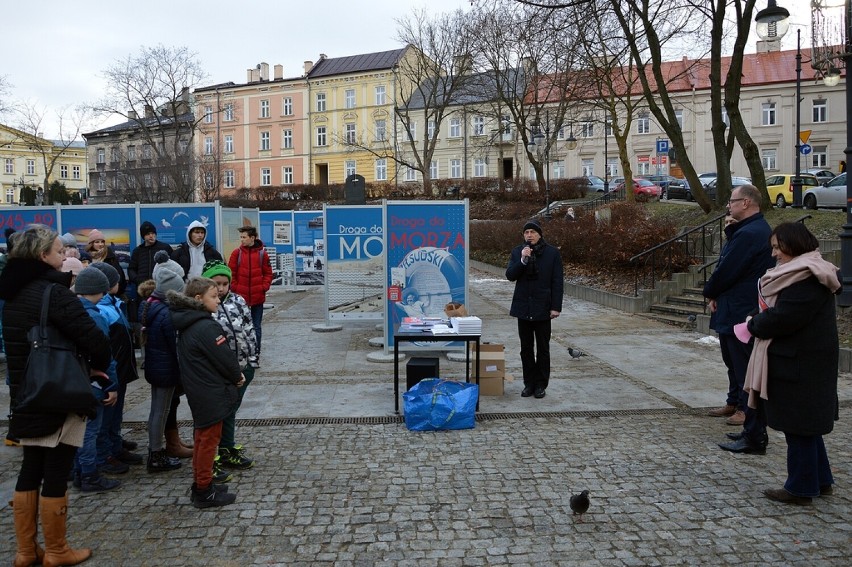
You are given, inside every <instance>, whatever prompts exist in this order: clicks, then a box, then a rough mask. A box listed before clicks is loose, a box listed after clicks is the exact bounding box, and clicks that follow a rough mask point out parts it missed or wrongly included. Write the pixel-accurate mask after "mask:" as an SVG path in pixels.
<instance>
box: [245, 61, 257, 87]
mask: <svg viewBox="0 0 852 567" xmlns="http://www.w3.org/2000/svg"><path fill="white" fill-rule="evenodd" d="M259 80H260V63H258V64H257V66H256V67H252V68H250V69H248V70H247V71H246V82H247V83H256V82H258V81H259Z"/></svg>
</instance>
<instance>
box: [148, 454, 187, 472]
mask: <svg viewBox="0 0 852 567" xmlns="http://www.w3.org/2000/svg"><path fill="white" fill-rule="evenodd" d="M180 466H181V463H180V459H177V458H173V457H169V456H168V455H167V454H166V450H165V449H161V450H159V451H149V452H148V472H149V473H156V472H165V471H173V470H175V469H179V468H180Z"/></svg>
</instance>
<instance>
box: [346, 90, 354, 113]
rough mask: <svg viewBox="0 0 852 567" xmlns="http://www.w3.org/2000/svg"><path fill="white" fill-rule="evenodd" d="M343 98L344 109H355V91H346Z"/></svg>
mask: <svg viewBox="0 0 852 567" xmlns="http://www.w3.org/2000/svg"><path fill="white" fill-rule="evenodd" d="M343 98H344V99H345V101H344V103H343V106H345V107H346V108H355V89H346V92H345V93H344V95H343Z"/></svg>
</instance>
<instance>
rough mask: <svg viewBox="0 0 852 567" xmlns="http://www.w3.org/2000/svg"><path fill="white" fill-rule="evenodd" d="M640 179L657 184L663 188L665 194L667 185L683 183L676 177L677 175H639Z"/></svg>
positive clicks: (667, 190) (666, 193) (665, 194)
mask: <svg viewBox="0 0 852 567" xmlns="http://www.w3.org/2000/svg"><path fill="white" fill-rule="evenodd" d="M639 177H641V178H642V179H647V180H648V181H650V182H651V183H653V184H655V185H659V186H660V188H661V189H662V190H663V195H664V196H667V195H668V193H669V187H671V186H672V185H675V186H679V185H683V180H682V179H678V178H677V177H673V176H671V175H640V176H639Z"/></svg>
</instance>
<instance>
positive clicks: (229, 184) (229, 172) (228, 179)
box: [225, 169, 236, 189]
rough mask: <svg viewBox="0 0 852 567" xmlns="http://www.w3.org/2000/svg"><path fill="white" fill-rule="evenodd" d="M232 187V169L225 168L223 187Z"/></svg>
mask: <svg viewBox="0 0 852 567" xmlns="http://www.w3.org/2000/svg"><path fill="white" fill-rule="evenodd" d="M234 187H236V185H234V170H233V169H226V170H225V188H226V189H233V188H234Z"/></svg>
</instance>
